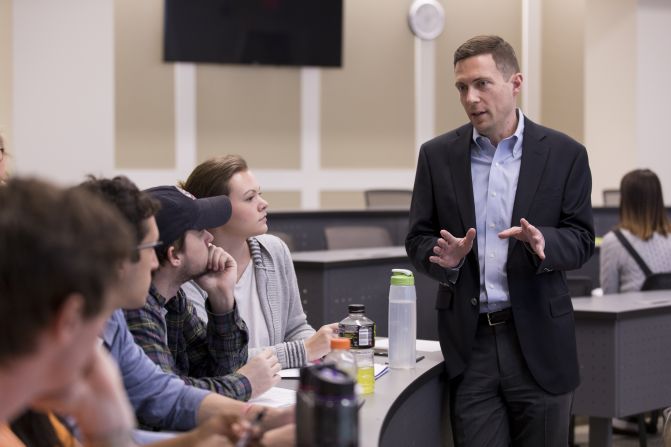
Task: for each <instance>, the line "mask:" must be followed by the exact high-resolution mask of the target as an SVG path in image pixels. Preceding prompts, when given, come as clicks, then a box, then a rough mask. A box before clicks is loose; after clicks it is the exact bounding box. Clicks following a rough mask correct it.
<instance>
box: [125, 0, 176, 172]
mask: <svg viewBox="0 0 671 447" xmlns="http://www.w3.org/2000/svg"><path fill="white" fill-rule="evenodd" d="M114 37H115V39H114V48H115V83H114V84H115V85H114V86H115V106H116V107H115V130H116V132H115V134H116V154H115V166H116V167H117V168H122V169H123V168H153V169H161V168H172V167H174V166H175V95H174V69H173V66H172V65H171V64H164V63H163V61H162V58H163V43H162V41H163V1H162V0H142V1H139V2H138V1H137V0H116V1H115V2H114Z"/></svg>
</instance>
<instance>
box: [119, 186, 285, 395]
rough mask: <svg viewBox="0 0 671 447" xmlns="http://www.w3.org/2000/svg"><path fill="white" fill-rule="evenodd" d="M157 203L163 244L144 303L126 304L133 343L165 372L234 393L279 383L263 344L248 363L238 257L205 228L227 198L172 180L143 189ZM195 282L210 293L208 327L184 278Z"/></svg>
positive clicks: (219, 218)
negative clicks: (201, 194) (198, 194)
mask: <svg viewBox="0 0 671 447" xmlns="http://www.w3.org/2000/svg"><path fill="white" fill-rule="evenodd" d="M147 193H148V194H149V195H150V196H152V197H153V198H154V199H156V200H157V201H158V202H159V203H160V205H161V208H160V210H159V211H158V213H157V214H156V222H157V226H158V230H159V232H160V235H161V241H162V242H163V244H162V245H161V246H159V247H156V254H157V256H158V260H159V267H158V269H157V270H156V271H155V272H154V275H153V279H152V286H151V288H150V290H149V296H148V297H147V300H146V304H145V305H144V306H143V307H142V308H140V309H134V310H125V316H126V321H127V322H128V327H129V329H130V331H131V333H132V334H133V337H134V339H135V342H136V343H137V344H138V345H140V347H142V349H143V350H144V351H145V353H146V354H147V355H148V356H149V357H150V358H151V359H152V360H153V361H154V362H155V363H156V364H157V365H159V366H160V367H161V368H162V369H163V370H164V371H166V372H170V373H174V374H177V375H179V376H180V377H181V378H182V379H183V380H184V381H185V382H186V383H187V384H189V385H193V386H196V387H198V388H203V389H207V390H210V391H215V392H217V393H219V394H222V395H225V396H228V397H232V398H235V399H238V400H248V399H249V398H250V397H255V396H258V395H259V394H261V393H264V392H265V391H267V390H268V389H269V388H271V387H272V386H273V385H275V384H276V383H277V382H279V380H280V377H279V375H277V374H276V373H277V372H278V371H279V370H280V365H279V363H278V361H277V357H276V356H275V355H274V354H273V353H272V352H271V351H270V350H266V351H264V352H262V353H260V354H259V355H258V356H256V357H253V358H251V360H250V361H249V362H248V363H246V362H247V341H248V336H247V326H246V325H245V322H244V321H242V319H241V318H240V315H239V314H238V310H237V308H236V306H235V301H234V298H233V288H234V286H235V278H236V274H237V267H236V264H235V260H234V259H233V258H232V257H231V256H230V255H229V254H228V253H226V252H225V251H224V250H223V249H221V248H220V247H217V246H215V245H213V244H212V235H211V234H210V233H208V232H207V231H206V230H205V228H208V227H210V226H219V225H222V224H223V223H225V222H226V221H227V220H228V219H229V218H230V215H231V204H230V201H229V200H228V198H227V197H225V196H218V197H212V198H208V199H198V200H196V199H195V198H194V197H193V196H191V195H190V194H189V193H187V192H186V191H184V190H181V189H179V188H177V187H175V186H159V187H156V188H151V189H149V190H147ZM192 279H194V280H196V282H197V283H198V284H199V285H200V287H202V288H203V289H204V290H206V291H207V293H208V300H207V310H208V312H209V316H210V318H209V321H208V323H207V326H206V325H205V324H204V323H203V322H202V321H200V319H199V318H198V316H197V314H196V311H195V310H194V308H193V305H192V304H191V303H190V302H189V301H188V300H187V299H186V297H185V295H184V292H183V290H182V289H181V287H180V286H181V285H182V284H183V283H184V282H186V281H189V280H192Z"/></svg>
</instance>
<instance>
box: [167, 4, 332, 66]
mask: <svg viewBox="0 0 671 447" xmlns="http://www.w3.org/2000/svg"><path fill="white" fill-rule="evenodd" d="M342 30H343V0H166V1H165V30H164V48H163V50H164V60H165V61H170V62H178V61H179V62H212V63H231V64H269V65H299V66H301V65H307V66H323V67H339V66H341V65H342Z"/></svg>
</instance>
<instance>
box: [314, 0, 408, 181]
mask: <svg viewBox="0 0 671 447" xmlns="http://www.w3.org/2000/svg"><path fill="white" fill-rule="evenodd" d="M344 8H345V20H344V39H343V48H344V52H343V67H342V68H340V69H328V70H322V94H321V105H322V112H321V118H322V119H321V135H322V141H321V147H322V153H321V160H322V166H323V167H326V168H373V169H379V168H412V167H413V166H414V163H415V156H414V145H415V142H414V135H415V125H414V124H415V123H414V116H415V114H414V106H415V104H414V38H413V36H412V34H411V33H410V32H409V30H408V26H407V24H406V23H407V18H406V17H407V12H408V2H407V1H405V0H366V1H361V0H346V1H345V2H344Z"/></svg>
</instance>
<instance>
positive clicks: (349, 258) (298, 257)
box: [291, 246, 408, 264]
mask: <svg viewBox="0 0 671 447" xmlns="http://www.w3.org/2000/svg"><path fill="white" fill-rule="evenodd" d="M407 257H408V255H407V253H406V252H405V247H403V246H394V247H369V248H348V249H345V250H315V251H297V252H294V253H291V258H292V259H293V261H294V263H315V264H334V263H352V262H357V261H366V260H370V259H398V258H402V259H406V258H407Z"/></svg>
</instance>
